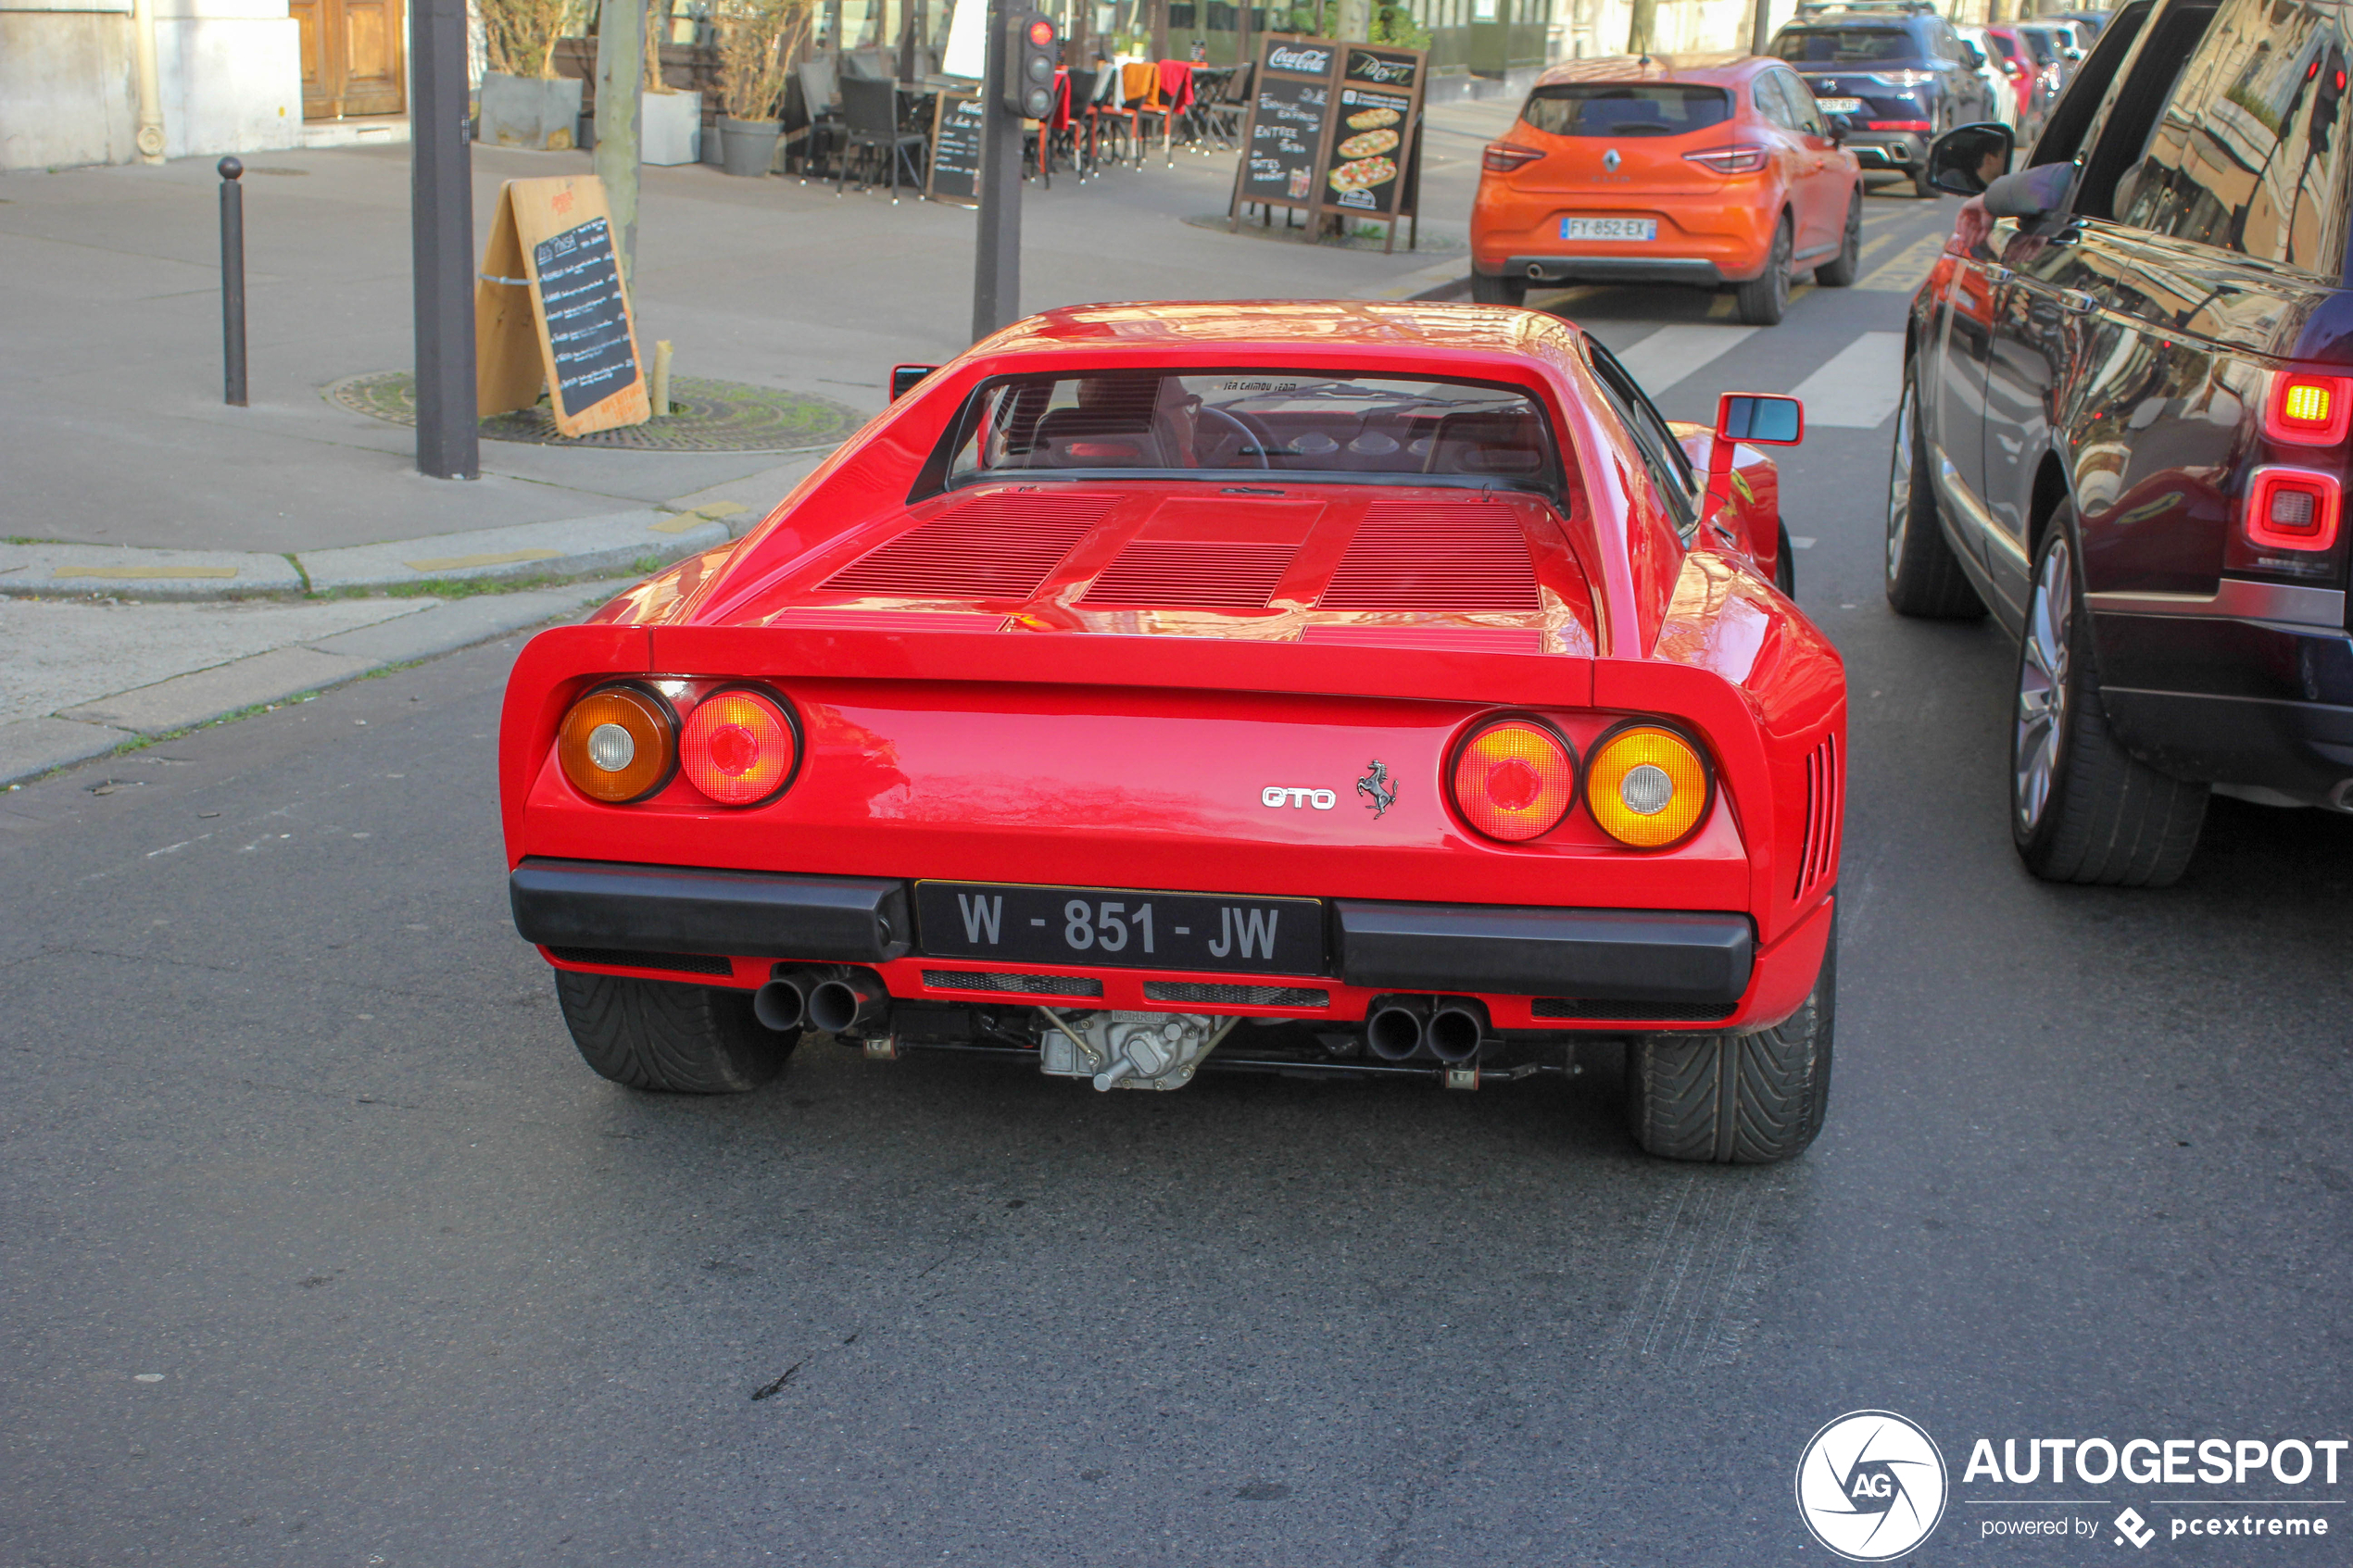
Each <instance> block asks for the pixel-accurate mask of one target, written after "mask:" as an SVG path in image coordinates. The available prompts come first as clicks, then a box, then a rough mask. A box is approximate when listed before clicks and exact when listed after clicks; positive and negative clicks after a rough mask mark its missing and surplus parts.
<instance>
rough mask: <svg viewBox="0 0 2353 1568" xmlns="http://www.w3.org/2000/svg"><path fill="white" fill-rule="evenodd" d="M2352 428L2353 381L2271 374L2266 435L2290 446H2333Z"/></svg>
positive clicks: (2303, 373)
mask: <svg viewBox="0 0 2353 1568" xmlns="http://www.w3.org/2000/svg"><path fill="white" fill-rule="evenodd" d="M2348 424H2353V380H2348V379H2347V378H2346V377H2344V376H2316V375H2313V374H2310V373H2309V372H2308V371H2304V370H2274V371H2273V372H2271V395H2270V396H2269V397H2268V398H2266V399H2265V400H2264V404H2263V433H2264V434H2265V435H2267V436H2269V437H2271V439H2272V440H2273V441H2284V442H2285V443H2287V444H2288V445H2291V446H2334V445H2336V444H2337V443H2338V442H2340V441H2343V440H2344V439H2345V434H2346V430H2347V426H2348Z"/></svg>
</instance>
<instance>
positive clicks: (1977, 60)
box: [1961, 41, 1985, 70]
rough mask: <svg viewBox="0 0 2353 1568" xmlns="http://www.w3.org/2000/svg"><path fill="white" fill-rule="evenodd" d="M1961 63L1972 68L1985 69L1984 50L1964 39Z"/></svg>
mask: <svg viewBox="0 0 2353 1568" xmlns="http://www.w3.org/2000/svg"><path fill="white" fill-rule="evenodd" d="M1961 64H1963V65H1965V66H1967V67H1969V69H1971V70H1983V69H1985V53H1984V51H1983V50H1982V49H1980V48H1979V47H1978V46H1977V45H1976V44H1970V43H1968V42H1966V41H1964V42H1963V43H1962V44H1961Z"/></svg>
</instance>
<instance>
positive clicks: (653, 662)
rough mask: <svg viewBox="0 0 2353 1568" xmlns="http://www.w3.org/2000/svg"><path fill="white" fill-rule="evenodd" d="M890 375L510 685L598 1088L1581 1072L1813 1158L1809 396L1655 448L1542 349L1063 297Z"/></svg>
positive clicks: (515, 849)
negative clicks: (1804, 465) (883, 397)
mask: <svg viewBox="0 0 2353 1568" xmlns="http://www.w3.org/2000/svg"><path fill="white" fill-rule="evenodd" d="M893 392H894V394H895V397H894V401H893V402H892V404H891V406H890V408H888V409H887V411H886V412H884V413H883V414H881V415H880V416H878V417H876V418H875V420H873V421H872V422H871V423H870V424H868V425H867V426H866V427H865V429H864V430H863V431H862V432H861V433H859V434H858V435H857V436H855V437H854V438H852V439H851V440H850V441H849V442H848V443H847V444H846V445H843V446H842V447H841V449H840V450H839V451H837V452H836V453H835V454H834V455H833V456H832V457H831V458H829V459H828V460H827V461H826V462H825V463H824V466H823V467H821V468H819V469H818V470H816V471H815V472H814V473H812V474H811V475H810V476H809V478H808V479H807V480H805V481H803V482H802V483H800V485H799V487H798V488H796V489H795V490H794V491H793V493H792V494H791V495H788V496H786V498H785V500H784V501H783V502H782V503H780V504H779V505H778V506H777V507H776V508H775V509H774V512H772V513H771V514H770V515H769V516H768V517H767V519H766V520H765V521H763V522H762V523H761V525H760V526H759V527H758V528H756V529H754V530H753V531H752V532H750V533H748V534H746V535H745V536H744V537H743V538H742V539H740V540H739V541H737V542H736V543H735V544H733V545H731V546H725V547H724V548H721V549H717V550H713V551H711V552H710V553H709V554H706V555H703V556H699V557H697V558H691V559H688V560H686V561H684V562H682V563H680V564H678V565H677V566H674V567H673V568H672V569H671V570H669V571H664V572H662V573H661V574H660V575H658V576H656V577H654V578H652V579H651V580H650V581H648V582H647V583H643V584H641V585H639V586H638V587H636V588H634V589H632V590H630V591H629V592H627V593H625V594H623V595H622V596H620V597H618V598H616V599H614V600H613V601H612V602H611V603H610V604H608V605H607V606H605V607H604V608H602V609H601V610H599V611H598V613H597V614H596V615H595V616H593V617H592V618H591V619H590V620H589V621H587V622H585V623H584V624H581V625H575V626H567V627H563V628H560V629H558V630H554V631H549V632H546V633H541V634H540V635H539V636H538V637H536V638H535V639H534V640H533V641H532V642H531V643H530V644H529V646H527V647H526V648H525V649H524V651H523V653H522V658H521V659H520V660H519V661H518V663H517V664H516V667H515V670H514V673H513V675H512V677H511V680H510V684H509V687H508V691H507V699H506V710H505V717H504V721H503V725H502V733H501V735H500V763H501V767H500V774H501V794H502V808H503V811H504V822H505V829H506V839H507V848H508V855H509V860H510V867H511V876H510V894H511V897H512V902H513V907H514V915H515V923H516V925H517V927H518V929H519V930H520V931H521V932H522V935H523V936H524V937H525V938H526V939H527V940H529V941H531V942H534V943H535V944H537V945H538V946H539V947H540V948H541V950H542V951H543V952H544V953H545V955H546V956H547V960H548V961H549V962H550V963H552V964H553V965H554V966H555V969H556V972H557V973H556V984H557V991H558V995H559V996H560V998H561V1002H562V1008H563V1013H564V1017H565V1019H566V1021H567V1022H568V1023H569V1024H570V1026H571V1030H572V1033H573V1038H574V1040H575V1041H576V1042H577V1044H578V1045H579V1047H580V1049H581V1052H582V1054H583V1055H584V1056H585V1058H586V1059H587V1060H588V1063H589V1065H590V1066H591V1067H593V1068H595V1069H596V1070H597V1071H598V1073H603V1074H604V1075H605V1076H606V1077H608V1078H610V1079H612V1080H614V1081H616V1082H618V1083H621V1084H624V1085H631V1086H633V1087H636V1088H641V1089H656V1090H673V1091H686V1092H705V1093H708V1092H723V1091H731V1090H741V1089H749V1088H752V1087H754V1086H756V1085H760V1084H761V1083H762V1082H764V1081H766V1080H767V1079H769V1078H771V1077H773V1076H774V1074H775V1073H777V1072H778V1071H779V1070H780V1069H781V1068H782V1066H783V1065H784V1063H785V1059H786V1056H787V1054H788V1053H789V1052H790V1051H791V1050H792V1049H793V1048H794V1047H795V1046H796V1045H797V1044H798V1043H799V1041H800V1040H801V1039H802V1038H803V1037H804V1036H805V1035H807V1034H810V1033H815V1034H820V1035H833V1036H835V1037H836V1038H837V1039H839V1040H842V1041H844V1042H847V1043H849V1044H852V1045H855V1046H858V1047H861V1048H862V1050H863V1051H864V1053H865V1054H866V1055H867V1056H869V1057H873V1058H880V1059H893V1058H898V1057H900V1056H901V1055H904V1054H908V1053H911V1052H914V1051H919V1050H925V1049H950V1050H961V1051H966V1052H980V1053H986V1054H993V1055H997V1056H1000V1057H1001V1058H1003V1059H1004V1060H1008V1061H1013V1062H1021V1063H1026V1064H1027V1065H1029V1066H1030V1067H1031V1068H1033V1069H1034V1070H1036V1071H1038V1072H1040V1073H1046V1074H1049V1075H1052V1076H1056V1077H1063V1078H1083V1079H1086V1080H1088V1081H1089V1082H1091V1084H1092V1085H1093V1086H1094V1087H1095V1088H1097V1089H1113V1088H1123V1089H1175V1088H1179V1087H1181V1086H1183V1085H1186V1084H1187V1083H1189V1082H1190V1081H1191V1079H1192V1077H1193V1076H1194V1074H1195V1073H1197V1072H1200V1071H1204V1070H1219V1069H1235V1070H1246V1071H1258V1072H1277V1073H1333V1074H1345V1075H1356V1076H1367V1077H1369V1076H1374V1075H1380V1074H1390V1075H1412V1076H1417V1077H1420V1078H1422V1079H1424V1080H1426V1081H1428V1082H1430V1083H1432V1084H1435V1085H1446V1086H1449V1087H1454V1088H1476V1087H1478V1086H1480V1085H1492V1084H1498V1083H1508V1082H1512V1081H1515V1080H1517V1079H1522V1078H1526V1077H1529V1076H1531V1075H1535V1074H1541V1073H1562V1072H1566V1071H1569V1070H1571V1069H1572V1068H1573V1065H1574V1062H1575V1059H1576V1052H1577V1048H1578V1046H1579V1043H1580V1042H1586V1041H1592V1040H1594V1039H1596V1038H1604V1039H1618V1040H1623V1041H1624V1042H1625V1049H1626V1056H1625V1060H1626V1073H1625V1082H1626V1096H1627V1101H1628V1110H1629V1121H1630V1123H1631V1127H1632V1130H1633V1135H1634V1137H1635V1139H1636V1141H1638V1142H1639V1143H1640V1144H1641V1145H1642V1148H1646V1149H1649V1150H1651V1151H1652V1152H1654V1153H1656V1154H1660V1155H1665V1156H1668V1157H1672V1158H1676V1159H1687V1160H1733V1161H1758V1160H1777V1159H1781V1158H1784V1157H1786V1156H1788V1155H1791V1154H1793V1153H1795V1152H1797V1151H1798V1150H1800V1149H1802V1148H1805V1147H1806V1145H1807V1144H1808V1143H1809V1142H1810V1141H1812V1139H1813V1137H1814V1135H1815V1134H1816V1133H1817V1131H1818V1129H1819V1127H1820V1125H1821V1120H1822V1114H1823V1109H1824V1106H1825V1103H1826V1101H1827V1098H1828V1092H1829V1083H1830V1068H1831V1021H1832V1006H1833V996H1834V989H1835V974H1836V929H1837V922H1836V910H1835V900H1834V898H1833V896H1832V895H1833V891H1834V888H1835V885H1836V882H1837V874H1838V847H1839V829H1840V822H1841V817H1842V805H1843V793H1842V791H1843V761H1844V749H1845V681H1844V674H1843V668H1842V666H1841V664H1840V661H1839V658H1838V655H1837V653H1836V652H1835V651H1834V650H1833V649H1832V648H1831V644H1830V642H1829V640H1828V639H1827V638H1826V637H1824V636H1823V634H1822V633H1820V632H1819V631H1818V630H1817V629H1816V628H1815V626H1814V625H1813V624H1812V623H1811V622H1810V621H1807V619H1806V617H1805V616H1804V615H1803V614H1801V613H1800V612H1799V610H1798V608H1797V607H1796V605H1795V604H1794V603H1793V602H1792V600H1791V598H1790V596H1789V589H1790V584H1791V578H1790V568H1789V559H1788V546H1789V541H1788V537H1787V535H1786V533H1784V532H1783V531H1782V529H1781V527H1780V517H1779V510H1780V507H1779V499H1778V495H1779V487H1778V484H1777V483H1776V479H1775V471H1774V468H1773V465H1772V463H1771V462H1770V461H1769V460H1768V459H1767V458H1765V457H1763V456H1762V455H1761V454H1760V453H1759V452H1757V451H1756V450H1755V446H1756V445H1772V444H1789V443H1793V442H1794V441H1796V440H1797V439H1798V437H1799V436H1800V434H1801V430H1800V425H1801V423H1802V412H1801V410H1799V409H1798V408H1797V406H1796V405H1795V404H1794V403H1793V402H1792V401H1791V400H1789V399H1787V398H1777V397H1767V396H1761V395H1760V396H1746V395H1727V396H1726V397H1724V398H1723V399H1722V401H1721V404H1720V411H1719V415H1718V425H1717V429H1716V430H1715V431H1713V432H1709V431H1706V430H1704V429H1701V428H1698V427H1691V426H1680V427H1679V426H1670V425H1668V424H1667V422H1666V421H1665V420H1662V419H1661V418H1660V417H1659V415H1658V414H1657V412H1656V411H1655V409H1654V408H1652V406H1651V404H1650V402H1649V400H1648V399H1647V398H1646V397H1644V395H1642V390H1641V388H1640V387H1639V386H1638V385H1637V384H1636V383H1634V381H1633V379H1632V378H1631V377H1630V376H1629V375H1628V374H1627V372H1626V371H1625V370H1624V369H1623V368H1622V367H1621V366H1619V365H1618V363H1617V361H1616V360H1615V359H1614V358H1611V357H1610V355H1609V353H1608V351H1607V350H1606V349H1604V347H1603V346H1602V345H1600V344H1598V343H1596V342H1594V341H1593V340H1592V339H1591V338H1590V337H1588V336H1586V335H1585V334H1584V333H1582V332H1579V331H1578V330H1577V329H1576V328H1575V327H1573V326H1571V325H1569V324H1568V323H1567V322H1564V321H1562V320H1557V319H1554V318H1553V317H1550V316H1545V315H1541V314H1538V313H1536V312H1532V311H1526V310H1517V309H1510V308H1504V307H1491V306H1478V305H1443V304H1398V305H1381V304H1365V303H1355V302H1332V303H1318V302H1269V303H1239V304H1237V303H1203V304H1171V303H1162V304H1136V305H1107V306H1089V307H1073V308H1069V309H1063V310H1057V311H1053V312H1051V313H1048V314H1046V315H1042V316H1038V317H1035V318H1032V319H1030V320H1025V321H1022V322H1019V323H1017V324H1015V325H1014V326H1012V327H1009V328H1007V329H1006V330H1005V331H1003V332H999V333H997V334H996V335H995V336H993V337H990V338H988V340H986V341H984V342H982V343H980V344H979V345H975V347H974V348H973V349H972V350H971V351H969V352H968V353H966V354H964V355H963V357H961V358H958V359H956V360H955V361H953V362H952V363H950V364H948V365H944V366H938V367H919V366H911V367H901V368H900V371H899V372H898V373H896V374H894V377H893Z"/></svg>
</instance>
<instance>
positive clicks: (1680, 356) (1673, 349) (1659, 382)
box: [1617, 326, 1756, 398]
mask: <svg viewBox="0 0 2353 1568" xmlns="http://www.w3.org/2000/svg"><path fill="white" fill-rule="evenodd" d="M1755 332H1756V329H1755V327H1698V326H1676V327H1661V328H1659V329H1658V331H1656V332H1653V333H1651V335H1650V336H1648V337H1646V338H1644V339H1642V341H1641V342H1640V343H1637V344H1635V345H1633V346H1632V347H1630V348H1628V349H1626V350H1625V351H1624V352H1623V353H1621V354H1619V355H1618V357H1617V362H1618V363H1619V364H1621V365H1623V366H1625V367H1626V369H1627V371H1628V372H1629V374H1631V375H1632V376H1633V378H1634V379H1635V380H1636V381H1637V382H1640V383H1642V390H1643V391H1644V392H1647V393H1649V394H1650V395H1651V396H1652V397H1654V398H1655V397H1657V396H1658V395H1660V394H1661V393H1664V392H1665V391H1666V390H1667V388H1668V387H1670V386H1673V385H1674V384H1675V383H1678V382H1680V381H1681V380H1683V378H1685V377H1686V376H1689V375H1690V374H1691V373H1692V371H1694V370H1698V369H1699V368H1700V367H1701V366H1703V365H1705V364H1707V363H1708V362H1709V361H1711V360H1713V359H1715V358H1718V356H1719V355H1722V354H1725V353H1728V352H1730V350H1731V349H1734V348H1737V347H1739V346H1740V345H1741V344H1743V343H1744V342H1746V341H1747V340H1748V339H1749V338H1750V337H1752V336H1754V335H1755Z"/></svg>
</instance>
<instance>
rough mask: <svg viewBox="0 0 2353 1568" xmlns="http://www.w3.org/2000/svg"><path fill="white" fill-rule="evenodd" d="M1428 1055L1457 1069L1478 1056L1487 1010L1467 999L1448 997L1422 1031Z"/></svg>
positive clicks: (1432, 1014) (1430, 1016) (1485, 1031)
mask: <svg viewBox="0 0 2353 1568" xmlns="http://www.w3.org/2000/svg"><path fill="white" fill-rule="evenodd" d="M1422 1034H1423V1038H1424V1039H1426V1040H1427V1041H1428V1043H1429V1054H1430V1055H1432V1056H1434V1057H1436V1058H1437V1059H1438V1060H1441V1061H1442V1062H1444V1063H1446V1065H1448V1066H1449V1067H1458V1066H1460V1065H1462V1064H1463V1063H1464V1062H1466V1061H1468V1060H1471V1059H1472V1058H1474V1057H1476V1056H1477V1055H1478V1043H1479V1042H1480V1041H1481V1040H1483V1039H1485V1038H1486V1037H1487V1010H1486V1009H1484V1008H1482V1007H1480V1006H1479V1005H1478V1003H1477V1002H1475V1001H1472V1000H1471V999H1470V998H1469V997H1446V998H1444V999H1443V1000H1441V1002H1440V1003H1439V1004H1438V1008H1437V1010H1436V1011H1434V1012H1432V1013H1431V1014H1430V1015H1429V1026H1428V1028H1427V1029H1425V1030H1424V1031H1423V1032H1422Z"/></svg>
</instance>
